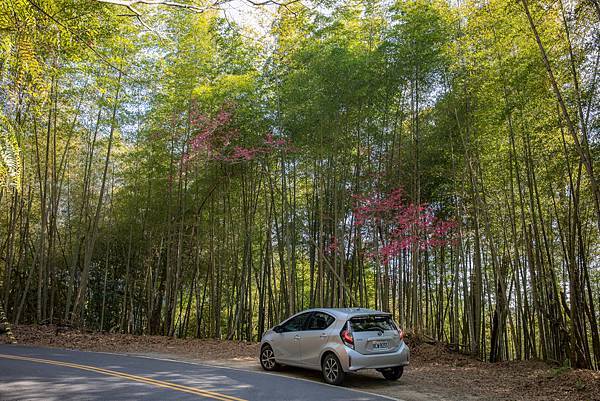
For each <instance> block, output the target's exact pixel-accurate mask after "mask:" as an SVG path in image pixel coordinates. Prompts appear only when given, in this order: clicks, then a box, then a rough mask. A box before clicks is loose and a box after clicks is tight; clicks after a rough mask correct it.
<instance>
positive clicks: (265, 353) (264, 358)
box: [260, 345, 280, 371]
mask: <svg viewBox="0 0 600 401" xmlns="http://www.w3.org/2000/svg"><path fill="white" fill-rule="evenodd" d="M260 366H262V368H263V369H264V370H269V371H271V370H277V369H278V368H279V367H280V365H279V364H278V363H277V362H276V361H275V353H274V352H273V348H271V346H270V345H264V346H263V347H262V349H261V350H260Z"/></svg>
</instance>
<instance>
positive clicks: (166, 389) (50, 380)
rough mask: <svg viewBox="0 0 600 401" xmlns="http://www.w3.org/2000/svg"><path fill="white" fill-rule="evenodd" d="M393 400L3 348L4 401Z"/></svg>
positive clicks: (206, 371)
mask: <svg viewBox="0 0 600 401" xmlns="http://www.w3.org/2000/svg"><path fill="white" fill-rule="evenodd" d="M175 399H176V400H222V401H241V400H248V401H254V400H256V401H259V400H260V401H270V400H277V401H285V400H290V401H291V400H311V401H312V400H314V401H318V400H328V401H334V400H340V401H341V400H343V401H349V400H355V401H380V400H389V398H385V397H381V396H377V395H371V394H368V393H363V392H359V391H354V390H350V389H347V388H342V387H335V386H330V385H327V384H324V383H317V382H312V381H308V380H302V379H295V378H290V377H285V376H280V375H277V374H267V373H262V372H251V371H243V370H237V369H228V368H223V367H215V366H211V365H201V364H197V363H187V362H177V361H166V360H161V359H152V358H142V357H134V356H127V355H118V354H109V353H98V352H84V351H71V350H62V349H54V348H39V347H28V346H20V345H0V400H2V401H4V400H61V401H62V400H78V401H85V400H175Z"/></svg>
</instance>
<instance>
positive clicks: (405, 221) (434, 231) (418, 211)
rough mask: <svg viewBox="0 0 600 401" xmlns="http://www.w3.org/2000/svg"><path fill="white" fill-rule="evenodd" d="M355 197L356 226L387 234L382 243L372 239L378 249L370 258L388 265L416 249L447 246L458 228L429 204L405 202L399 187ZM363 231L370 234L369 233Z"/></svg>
mask: <svg viewBox="0 0 600 401" xmlns="http://www.w3.org/2000/svg"><path fill="white" fill-rule="evenodd" d="M353 197H354V199H355V205H354V217H355V222H356V225H357V226H358V227H359V228H362V227H365V226H367V227H374V228H376V231H378V232H379V233H384V234H385V238H384V237H383V236H382V238H380V239H379V241H374V240H373V239H372V240H371V243H372V246H373V247H374V245H373V244H374V243H377V244H378V246H377V247H376V248H377V249H373V251H371V252H368V256H369V257H371V258H381V260H382V261H383V263H385V264H387V263H389V261H390V260H391V259H392V258H393V257H395V256H397V255H399V254H400V253H401V252H402V251H403V250H405V249H410V248H412V247H413V246H418V247H419V249H422V250H424V249H428V248H434V247H441V246H445V245H446V244H447V243H448V241H449V240H450V237H451V235H452V231H453V229H454V228H455V226H456V223H455V222H452V221H444V220H441V219H439V218H438V217H437V216H435V214H434V211H433V209H432V208H431V207H430V206H428V205H425V204H421V205H415V204H412V203H408V204H407V203H405V202H404V192H403V191H402V189H400V188H398V189H395V190H393V191H391V192H390V193H388V194H378V193H373V194H370V195H367V196H362V195H354V196H353ZM362 232H363V233H364V234H368V231H366V232H365V230H362ZM374 235H377V234H374ZM366 242H367V243H368V242H369V241H366Z"/></svg>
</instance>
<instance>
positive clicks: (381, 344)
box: [373, 341, 389, 349]
mask: <svg viewBox="0 0 600 401" xmlns="http://www.w3.org/2000/svg"><path fill="white" fill-rule="evenodd" d="M387 348H389V347H388V342H387V341H373V349H387Z"/></svg>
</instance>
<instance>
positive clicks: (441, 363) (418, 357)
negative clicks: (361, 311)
mask: <svg viewBox="0 0 600 401" xmlns="http://www.w3.org/2000/svg"><path fill="white" fill-rule="evenodd" d="M13 332H14V334H15V336H16V338H17V340H18V341H19V344H28V345H36V346H44V347H57V348H68V349H79V350H88V351H101V352H118V353H128V354H136V355H144V356H150V357H157V358H172V359H180V360H186V361H193V362H202V363H210V364H215V365H220V366H228V367H234V368H239V369H247V370H257V371H260V366H259V365H258V362H257V359H256V356H257V355H258V344H257V343H249V342H238V341H224V340H210V339H185V340H184V339H174V338H169V337H162V336H133V335H125V334H108V333H90V332H85V331H79V330H66V331H65V330H59V331H58V332H57V330H56V327H55V326H29V325H21V326H17V327H13ZM5 341H6V336H0V342H5ZM408 343H409V346H410V347H411V364H410V367H409V368H408V369H407V370H405V373H404V376H403V377H402V378H401V379H400V380H399V381H397V382H388V381H386V380H384V379H383V378H382V377H381V375H379V374H378V373H377V372H371V371H366V372H360V373H357V374H352V375H349V377H348V379H347V380H346V382H345V386H346V387H349V388H352V389H355V390H362V391H368V392H372V393H377V394H381V395H386V396H390V397H394V398H399V399H402V400H406V401H437V400H453V401H454V400H456V401H458V400H536V401H537V400H540V401H541V400H567V399H568V400H581V401H588V400H594V401H596V400H598V401H600V372H594V371H589V370H572V369H556V368H552V367H550V366H548V365H547V364H545V363H542V362H537V361H529V362H502V363H495V364H491V363H486V362H481V361H478V360H476V359H473V358H470V357H468V356H465V355H461V354H457V353H452V352H448V351H446V350H445V349H444V348H443V347H442V346H433V345H429V344H426V343H417V342H415V341H412V342H411V341H408ZM281 374H284V375H289V376H294V377H298V378H303V379H308V380H321V378H320V375H319V373H318V372H311V371H305V370H301V369H294V368H286V369H284V370H283V371H282V372H281Z"/></svg>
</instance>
